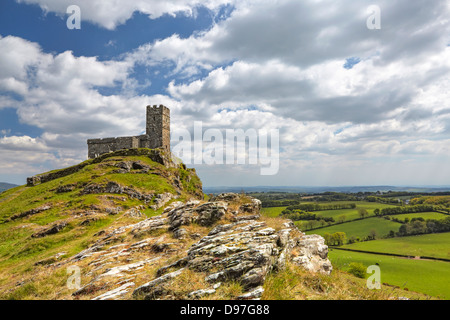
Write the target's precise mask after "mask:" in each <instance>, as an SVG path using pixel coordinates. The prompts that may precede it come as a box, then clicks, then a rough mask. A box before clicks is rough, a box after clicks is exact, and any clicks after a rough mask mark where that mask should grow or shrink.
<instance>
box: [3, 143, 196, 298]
mask: <svg viewBox="0 0 450 320" xmlns="http://www.w3.org/2000/svg"><path fill="white" fill-rule="evenodd" d="M142 152H143V153H145V152H147V151H145V150H143V151H142ZM121 161H140V162H143V163H145V164H146V165H148V166H149V167H150V171H149V172H148V173H137V172H131V173H117V169H118V168H117V167H116V166H115V164H117V163H118V162H121ZM175 178H178V179H179V180H180V182H181V183H182V185H183V186H182V189H180V193H179V194H178V193H177V191H175V187H174V186H173V185H172V181H173V179H175ZM109 181H114V182H117V183H119V184H121V185H123V186H126V187H129V188H133V189H134V190H137V191H140V192H142V193H155V194H158V193H163V192H171V193H173V194H178V195H179V198H178V199H177V200H183V199H188V198H191V197H192V195H193V193H194V192H195V194H196V195H198V194H201V181H200V179H199V178H198V177H197V175H196V174H195V171H194V170H191V169H185V168H181V167H178V168H166V167H164V166H163V165H161V164H159V163H156V162H154V161H152V160H151V159H150V158H149V157H148V156H146V155H140V156H139V155H138V156H118V155H116V154H113V155H111V156H110V157H105V158H104V159H102V160H101V161H100V160H98V161H97V160H95V161H93V160H92V161H88V162H87V163H86V166H85V167H83V168H82V169H81V170H79V171H77V172H75V173H72V174H70V175H67V176H64V177H61V178H58V179H54V180H52V181H48V182H45V183H41V184H38V185H36V186H33V187H27V186H20V187H16V188H13V189H10V190H7V191H6V192H3V193H1V194H0V283H2V281H5V279H7V278H8V277H11V276H21V275H22V274H26V273H27V272H28V271H29V270H32V269H33V268H34V263H35V262H37V261H40V260H42V259H46V258H49V257H51V256H53V255H55V254H57V253H60V252H67V256H72V255H74V254H76V253H78V252H80V251H81V250H83V249H85V248H86V247H88V246H89V245H90V244H92V242H93V241H95V237H93V235H94V234H95V233H97V232H98V231H100V230H103V229H105V228H106V227H108V226H111V225H112V224H113V223H115V222H116V221H117V220H118V219H122V220H121V223H123V222H124V221H125V220H126V219H127V218H123V214H118V215H108V214H107V213H106V211H104V210H103V208H116V207H121V208H122V210H121V212H122V213H123V212H125V211H126V210H127V209H129V208H131V207H136V206H138V205H143V204H144V203H143V202H142V201H140V200H137V199H133V198H130V197H128V196H127V195H126V194H120V195H112V194H106V195H103V194H82V190H83V189H84V187H85V186H86V185H87V184H89V183H95V184H102V185H103V184H106V183H108V182H109ZM69 184H70V185H74V186H75V189H74V190H73V191H70V192H65V193H56V190H57V188H58V187H60V186H65V185H69ZM190 192H192V193H190ZM173 201H175V200H173ZM44 204H51V205H52V207H51V209H49V210H46V211H43V212H40V213H37V214H34V215H30V216H27V217H22V218H19V219H17V220H14V221H8V218H10V217H11V216H12V215H15V214H18V213H23V212H25V211H28V210H30V209H34V208H38V207H40V206H42V205H44ZM144 205H145V204H144ZM142 211H143V212H144V214H145V215H146V216H147V217H151V216H154V215H156V214H161V213H162V211H163V208H161V209H159V210H156V211H155V210H152V209H150V208H148V207H146V208H145V209H143V210H142ZM91 214H92V215H93V216H95V217H96V218H97V219H98V220H96V221H93V222H91V223H90V224H88V225H84V226H81V225H80V222H81V221H84V220H85V219H86V217H87V216H90V215H91ZM124 219H125V220H124ZM61 220H64V221H66V222H68V226H66V227H65V228H64V229H63V230H61V231H60V232H58V233H57V234H53V235H49V236H46V237H43V238H32V237H31V235H32V234H33V233H35V232H36V231H38V230H41V229H42V228H43V227H49V226H51V225H52V224H53V223H55V222H56V221H61ZM2 278H3V279H2ZM31 289H32V288H31V287H30V288H28V287H25V289H23V290H25V291H26V292H24V293H23V294H25V295H28V294H29V292H31V291H32V290H31ZM13 298H14V297H13Z"/></svg>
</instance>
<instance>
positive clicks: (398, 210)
mask: <svg viewBox="0 0 450 320" xmlns="http://www.w3.org/2000/svg"><path fill="white" fill-rule="evenodd" d="M430 211H434V206H432V205H424V204H421V205H415V206H404V207H389V208H383V209H381V210H380V209H378V208H377V209H375V210H374V211H373V212H374V213H375V215H376V216H385V215H395V214H404V213H418V212H430Z"/></svg>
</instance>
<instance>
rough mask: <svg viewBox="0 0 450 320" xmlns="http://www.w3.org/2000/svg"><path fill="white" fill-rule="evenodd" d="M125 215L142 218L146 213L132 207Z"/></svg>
mask: <svg viewBox="0 0 450 320" xmlns="http://www.w3.org/2000/svg"><path fill="white" fill-rule="evenodd" d="M124 216H127V217H131V218H142V217H144V216H145V215H144V214H143V213H142V212H141V211H139V209H137V208H131V209H130V210H127V211H125V213H124Z"/></svg>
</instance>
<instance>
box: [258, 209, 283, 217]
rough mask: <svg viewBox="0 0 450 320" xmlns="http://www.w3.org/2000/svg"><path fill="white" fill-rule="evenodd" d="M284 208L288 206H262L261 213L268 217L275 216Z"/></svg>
mask: <svg viewBox="0 0 450 320" xmlns="http://www.w3.org/2000/svg"><path fill="white" fill-rule="evenodd" d="M284 209H286V207H271V208H262V209H261V214H262V215H264V216H266V217H270V218H275V217H278V216H279V215H280V214H281V211H283V210H284Z"/></svg>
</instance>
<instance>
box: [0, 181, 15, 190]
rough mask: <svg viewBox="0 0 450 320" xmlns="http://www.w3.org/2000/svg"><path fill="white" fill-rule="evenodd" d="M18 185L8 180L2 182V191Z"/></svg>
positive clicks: (0, 184) (0, 187)
mask: <svg viewBox="0 0 450 320" xmlns="http://www.w3.org/2000/svg"><path fill="white" fill-rule="evenodd" d="M14 187H17V185H16V184H12V183H7V182H0V192H3V191H5V190H8V189H11V188H14Z"/></svg>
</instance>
